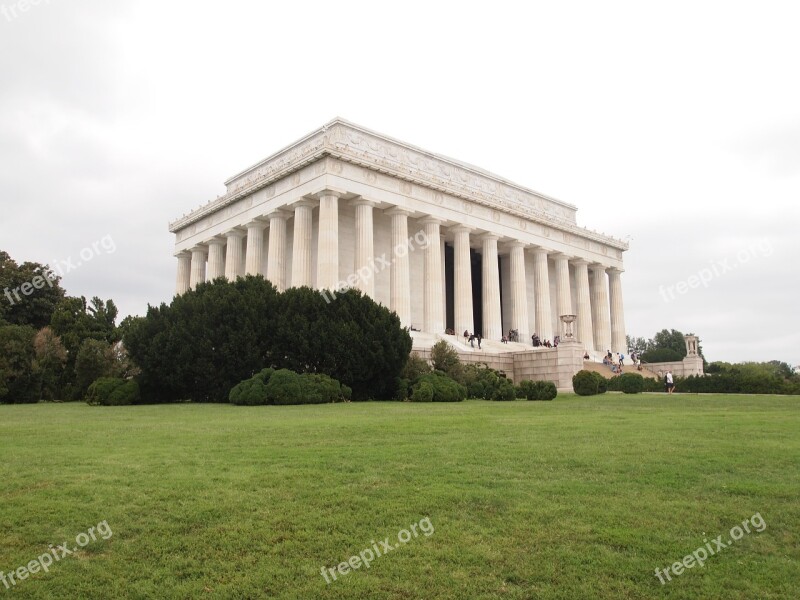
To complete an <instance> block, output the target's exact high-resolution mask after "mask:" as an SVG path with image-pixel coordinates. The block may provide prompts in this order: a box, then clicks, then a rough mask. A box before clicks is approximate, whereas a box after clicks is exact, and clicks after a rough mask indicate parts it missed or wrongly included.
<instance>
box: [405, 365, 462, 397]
mask: <svg viewBox="0 0 800 600" xmlns="http://www.w3.org/2000/svg"><path fill="white" fill-rule="evenodd" d="M423 383H427V384H429V385H430V386H431V388H432V389H433V398H432V401H433V402H461V401H462V400H464V399H465V398H466V397H467V388H466V387H464V386H463V385H461V384H459V383H458V382H457V381H455V380H453V379H451V378H450V377H448V376H447V375H445V374H444V373H442V372H441V371H434V372H433V373H428V374H427V375H423V376H422V377H420V378H419V379H418V380H417V383H416V385H415V386H414V394H412V396H411V401H412V402H429V401H428V400H415V398H414V396H415V395H416V393H417V390H418V389H419V387H421V386H422V384H423ZM425 394H427V392H425ZM422 397H425V396H422Z"/></svg>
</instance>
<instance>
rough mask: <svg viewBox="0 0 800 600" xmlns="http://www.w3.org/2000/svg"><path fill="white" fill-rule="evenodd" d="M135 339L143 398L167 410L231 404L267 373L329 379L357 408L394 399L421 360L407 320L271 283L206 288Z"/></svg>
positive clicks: (149, 322) (138, 326) (243, 281)
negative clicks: (237, 389) (236, 390)
mask: <svg viewBox="0 0 800 600" xmlns="http://www.w3.org/2000/svg"><path fill="white" fill-rule="evenodd" d="M125 329H126V330H127V331H126V332H125V337H124V340H123V341H124V344H125V347H126V348H127V349H128V351H129V352H130V356H131V358H132V359H133V360H134V362H135V363H136V364H137V365H138V366H139V367H140V368H141V370H142V375H141V377H140V381H141V383H142V394H143V396H144V397H145V398H152V399H153V400H162V401H175V400H179V399H191V400H193V401H196V402H224V401H226V400H227V399H228V395H229V392H230V390H231V388H232V387H234V386H235V385H236V384H238V383H239V382H241V381H242V380H244V379H247V378H250V377H252V376H253V375H254V374H255V373H258V372H259V371H261V370H262V369H264V368H265V367H271V368H275V369H289V370H291V371H294V372H296V373H317V374H324V375H327V376H329V377H332V378H334V379H336V380H337V381H339V382H341V383H342V384H343V388H344V387H349V388H351V389H352V396H353V398H354V399H359V400H361V399H367V398H391V397H392V395H393V394H394V392H395V385H396V380H397V377H398V375H399V374H400V371H401V369H402V368H403V366H404V365H405V364H406V361H407V360H408V354H409V352H410V350H411V337H410V336H409V334H408V331H407V330H405V329H404V328H402V327H401V326H400V321H399V319H398V318H397V315H395V314H394V313H392V312H390V311H389V310H387V309H386V308H385V307H382V306H380V305H378V304H376V303H375V302H374V301H373V300H372V299H371V298H369V297H367V296H363V295H362V294H361V293H360V292H358V291H355V290H349V291H347V292H345V293H342V294H337V296H336V298H335V299H334V300H333V301H326V299H325V297H324V296H323V295H321V294H320V293H319V292H316V291H314V290H312V289H310V288H307V287H305V288H292V289H289V290H287V291H286V292H284V293H282V294H278V292H277V291H276V290H275V287H274V286H273V285H272V284H271V283H270V282H268V281H266V280H265V279H264V278H263V277H261V276H257V277H253V276H248V277H244V278H239V279H237V280H236V281H233V282H228V281H226V280H225V279H218V280H215V281H213V282H207V283H203V284H200V285H198V286H197V287H196V288H195V289H194V290H191V291H189V292H187V293H185V294H182V295H180V296H177V297H176V298H174V299H173V301H172V303H171V304H170V305H166V304H162V305H161V306H160V307H148V311H147V315H146V316H145V317H142V318H134V319H131V320H129V321H126V322H125Z"/></svg>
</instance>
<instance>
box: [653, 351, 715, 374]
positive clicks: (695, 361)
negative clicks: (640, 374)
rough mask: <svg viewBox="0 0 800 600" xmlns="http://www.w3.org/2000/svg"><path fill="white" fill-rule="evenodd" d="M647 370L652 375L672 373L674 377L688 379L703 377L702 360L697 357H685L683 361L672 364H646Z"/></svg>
mask: <svg viewBox="0 0 800 600" xmlns="http://www.w3.org/2000/svg"><path fill="white" fill-rule="evenodd" d="M647 368H648V369H650V370H651V371H652V372H653V373H655V374H656V375H658V374H659V373H660V374H661V375H660V376H661V378H663V377H664V374H665V373H666V372H667V371H672V374H673V375H674V376H675V377H689V375H703V374H704V372H703V359H702V358H700V357H699V356H687V357H686V358H684V359H683V360H680V361H674V362H658V363H647Z"/></svg>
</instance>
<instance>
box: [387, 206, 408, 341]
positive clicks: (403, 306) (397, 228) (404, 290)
mask: <svg viewBox="0 0 800 600" xmlns="http://www.w3.org/2000/svg"><path fill="white" fill-rule="evenodd" d="M386 214H387V215H389V216H390V217H391V219H392V266H391V272H390V279H391V282H390V292H389V293H390V301H389V302H390V308H391V309H392V310H393V311H394V312H396V313H397V316H398V317H399V318H400V325H402V326H403V327H410V326H411V278H410V271H409V266H408V251H409V250H408V212H407V211H404V210H401V209H399V208H392V209H389V210H387V211H386Z"/></svg>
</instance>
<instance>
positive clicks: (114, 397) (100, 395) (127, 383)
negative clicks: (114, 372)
mask: <svg viewBox="0 0 800 600" xmlns="http://www.w3.org/2000/svg"><path fill="white" fill-rule="evenodd" d="M139 400H140V398H139V384H138V383H137V382H136V381H135V380H133V379H128V380H125V379H121V378H119V377H100V378H99V379H96V380H95V381H94V382H93V383H92V384H91V385H90V386H89V389H88V390H87V391H86V403H87V404H90V405H92V406H127V405H130V404H138V403H139Z"/></svg>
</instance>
